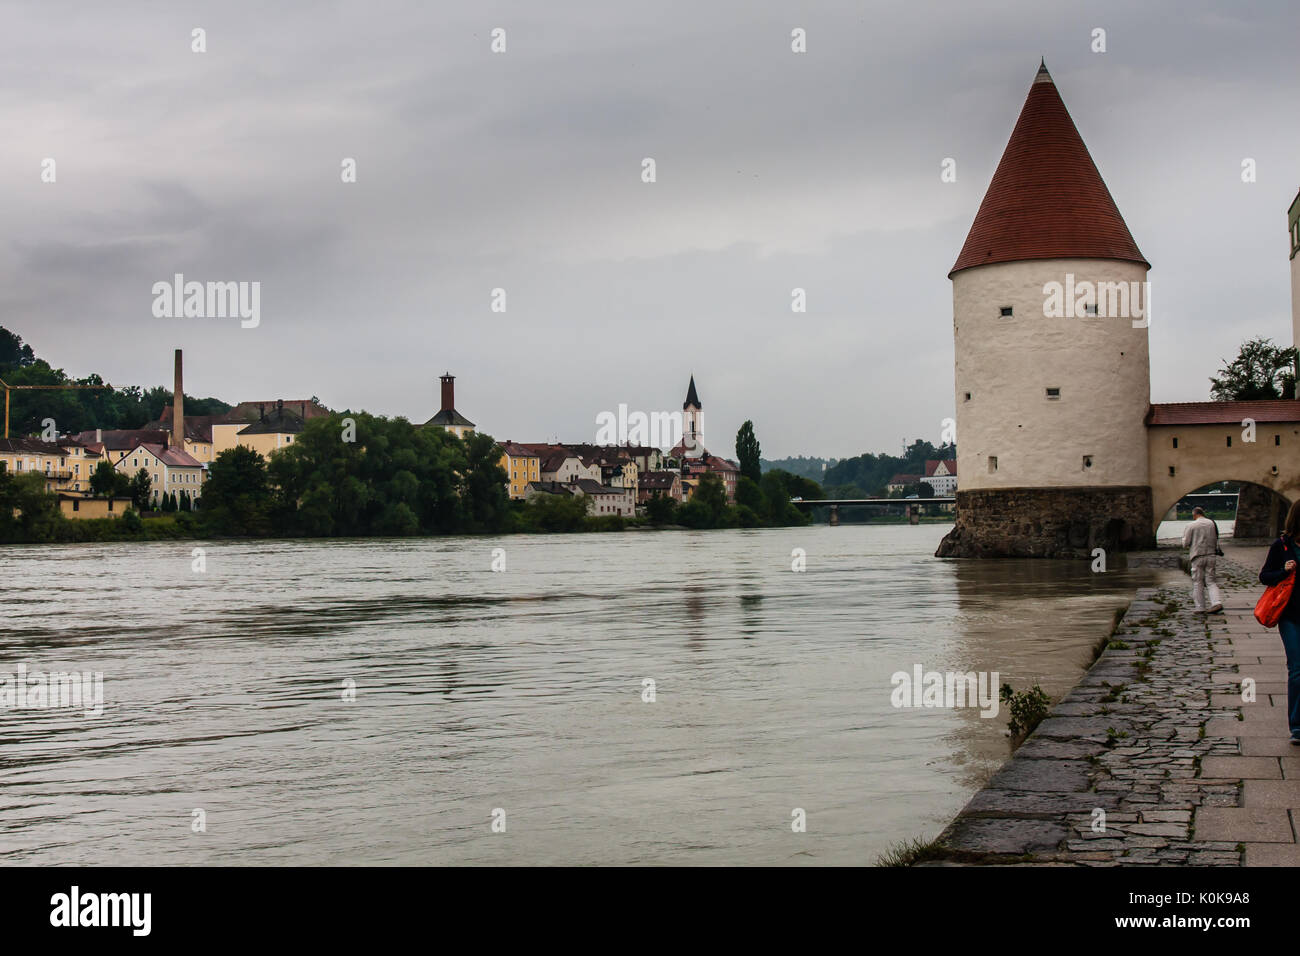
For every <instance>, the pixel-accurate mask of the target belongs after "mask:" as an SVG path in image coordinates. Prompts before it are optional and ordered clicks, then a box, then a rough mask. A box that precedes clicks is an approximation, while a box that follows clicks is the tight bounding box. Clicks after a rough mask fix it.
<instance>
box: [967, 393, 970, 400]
mask: <svg viewBox="0 0 1300 956" xmlns="http://www.w3.org/2000/svg"><path fill="white" fill-rule="evenodd" d="M966 401H968V402H969V401H970V392H967V393H966Z"/></svg>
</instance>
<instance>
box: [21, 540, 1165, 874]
mask: <svg viewBox="0 0 1300 956" xmlns="http://www.w3.org/2000/svg"><path fill="white" fill-rule="evenodd" d="M946 530H947V528H946V527H944V526H938V525H921V526H918V527H908V526H874V527H873V526H865V525H857V526H854V525H845V526H842V527H839V528H827V527H813V528H804V529H782V530H762V531H727V532H722V531H714V532H663V533H625V534H602V535H575V536H519V537H510V538H477V539H470V538H454V539H429V540H419V541H405V540H404V541H391V540H387V541H353V542H338V541H333V542H303V541H294V542H259V543H210V544H208V545H206V546H205V547H206V548H207V571H206V573H201V574H200V573H194V572H193V571H192V570H191V557H190V549H191V547H192V545H191V544H190V543H175V544H173V543H157V544H149V545H87V546H70V547H57V548H17V547H10V548H0V595H2V597H3V601H4V607H5V618H4V628H3V633H0V673H5V672H13V671H14V670H15V669H16V667H17V665H18V664H19V663H20V662H22V663H25V664H26V665H27V667H28V668H29V669H30V670H37V669H44V670H54V669H67V670H72V669H75V670H79V671H80V670H92V671H102V672H103V674H104V694H105V699H106V703H105V711H104V714H103V715H102V716H101V717H98V718H89V719H88V718H86V717H84V716H83V715H82V714H81V712H79V711H73V710H32V709H28V710H22V711H17V710H9V711H0V786H3V792H4V800H3V801H2V803H0V860H3V861H4V862H7V863H83V864H104V863H116V864H126V865H130V864H188V863H199V864H315V863H329V864H361V863H381V864H382V863H400V864H456V863H528V864H533V863H611V864H621V863H669V862H674V863H706V864H720V863H778V864H779V863H801V862H814V863H834V864H855V863H870V862H871V861H872V860H874V858H875V855H876V854H877V853H878V852H880V851H881V850H883V849H885V848H887V847H888V846H889V845H891V844H893V843H894V842H896V841H898V840H900V839H903V838H910V837H912V836H917V835H921V834H923V833H924V834H930V835H933V834H934V833H936V832H937V831H938V830H939V829H940V828H941V827H942V826H943V825H944V824H945V823H946V822H947V820H948V819H949V818H950V817H951V815H952V814H953V813H955V812H956V810H957V809H959V808H960V806H961V805H962V803H963V802H964V801H965V800H966V799H967V798H968V797H969V795H970V793H971V792H972V791H973V789H974V788H975V787H977V786H978V785H979V783H980V782H981V781H982V780H983V779H984V778H985V777H986V776H987V774H988V773H989V772H991V770H992V769H995V768H996V766H997V765H998V764H999V763H1000V762H1001V761H1002V760H1003V759H1004V758H1005V756H1006V752H1007V751H1006V743H1005V741H1004V739H1003V737H1002V732H1003V729H1004V727H1005V714H1000V715H999V717H998V718H996V719H993V720H981V719H980V718H979V717H978V716H976V712H975V711H973V710H972V711H960V712H953V711H946V710H933V709H931V710H926V709H914V710H901V709H895V708H893V707H892V706H891V705H890V702H889V700H890V691H891V690H892V686H891V684H890V676H891V675H892V674H893V673H894V672H895V671H900V670H901V671H908V672H910V671H911V669H912V667H913V665H915V664H921V665H923V666H924V668H925V669H927V670H939V671H946V670H963V671H964V670H976V671H980V670H987V671H998V672H999V674H1000V675H1001V680H1005V681H1010V682H1011V683H1012V684H1013V685H1015V686H1016V687H1017V688H1019V687H1023V686H1027V685H1029V684H1032V683H1033V682H1035V681H1038V682H1041V683H1042V685H1043V687H1044V689H1045V690H1047V691H1048V692H1049V693H1051V694H1053V695H1054V696H1055V695H1059V694H1061V693H1063V692H1064V691H1065V690H1067V689H1068V688H1069V687H1070V686H1072V685H1073V683H1074V682H1075V681H1076V680H1077V678H1078V676H1079V674H1080V673H1081V672H1082V670H1083V668H1084V667H1086V666H1087V664H1088V662H1089V661H1090V657H1091V650H1092V648H1093V646H1094V645H1095V644H1096V642H1097V641H1098V639H1099V638H1100V637H1101V636H1102V635H1103V634H1104V633H1105V631H1106V630H1107V628H1108V627H1109V624H1110V621H1111V620H1112V617H1113V614H1114V611H1115V610H1116V609H1117V608H1120V607H1122V606H1123V605H1124V604H1125V603H1126V602H1127V601H1128V600H1129V598H1130V597H1131V592H1132V588H1134V587H1135V586H1141V585H1144V584H1149V583H1153V581H1154V574H1155V572H1149V571H1147V572H1136V571H1134V572H1129V571H1122V570H1112V571H1111V572H1110V573H1107V574H1105V575H1097V574H1091V573H1089V571H1088V566H1087V565H1086V564H1084V563H1079V564H1066V563H1061V562H1036V561H985V562H971V561H965V562H962V561H940V560H936V559H934V558H933V557H931V555H932V554H933V553H934V549H935V547H936V546H937V544H938V541H939V539H940V537H942V535H943V533H944V532H945V531H946ZM495 547H503V548H505V549H506V553H507V570H506V571H505V572H504V573H493V572H491V571H490V570H489V568H490V566H491V560H492V549H493V548H495ZM794 548H803V549H805V551H806V552H807V570H806V571H805V572H803V573H795V572H792V571H791V561H792V558H791V552H792V549H794ZM647 678H649V679H652V680H653V681H654V682H655V685H654V689H655V700H654V702H653V703H647V702H644V701H643V697H642V695H643V693H644V687H645V685H644V684H643V681H644V680H645V679H647ZM346 681H353V682H355V688H356V699H355V701H346V700H344V699H343V698H344V693H343V688H344V687H345V682H346ZM495 808H501V809H504V810H505V812H506V832H505V833H493V832H491V829H490V823H491V815H492V812H493V810H494V809H495ZM794 808H803V809H804V810H805V811H806V813H807V820H808V829H807V832H806V833H802V834H796V833H792V832H791V827H790V822H791V812H792V810H793V809H794ZM196 809H202V810H203V811H204V812H205V814H206V824H207V830H206V832H204V833H195V832H192V830H191V821H192V819H193V817H192V812H193V811H194V810H196Z"/></svg>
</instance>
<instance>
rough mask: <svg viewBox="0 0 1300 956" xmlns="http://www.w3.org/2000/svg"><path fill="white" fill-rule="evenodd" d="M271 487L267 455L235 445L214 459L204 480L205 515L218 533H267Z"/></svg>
mask: <svg viewBox="0 0 1300 956" xmlns="http://www.w3.org/2000/svg"><path fill="white" fill-rule="evenodd" d="M269 509H270V490H269V487H268V484H267V477H266V459H265V458H263V457H262V456H261V455H260V454H258V453H257V452H255V451H253V449H251V448H245V447H244V446H243V445H236V446H235V447H234V448H227V449H226V450H225V451H223V452H222V453H221V454H220V455H218V456H217V457H216V459H215V460H213V462H212V465H211V467H210V468H209V470H208V480H207V481H205V482H204V483H203V515H204V518H205V520H206V521H207V522H208V525H209V527H211V528H212V530H214V531H215V532H217V533H218V534H265V533H266V532H267V531H268V530H269V524H268V521H267V513H268V511H269Z"/></svg>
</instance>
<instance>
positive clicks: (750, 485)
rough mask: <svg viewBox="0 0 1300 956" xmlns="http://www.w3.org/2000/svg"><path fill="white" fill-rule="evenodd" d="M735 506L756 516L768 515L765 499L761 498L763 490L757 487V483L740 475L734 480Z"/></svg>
mask: <svg viewBox="0 0 1300 956" xmlns="http://www.w3.org/2000/svg"><path fill="white" fill-rule="evenodd" d="M736 505H737V506H738V507H742V508H748V509H749V510H751V511H753V512H754V513H755V514H756V515H765V514H767V513H768V507H767V498H765V497H764V496H763V489H762V488H760V487H759V486H758V482H757V481H755V480H754V479H752V478H750V477H749V476H747V475H741V476H740V478H738V479H737V480H736Z"/></svg>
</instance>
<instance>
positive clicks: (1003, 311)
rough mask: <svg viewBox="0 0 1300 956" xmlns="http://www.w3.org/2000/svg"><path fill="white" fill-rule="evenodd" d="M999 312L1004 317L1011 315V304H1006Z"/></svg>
mask: <svg viewBox="0 0 1300 956" xmlns="http://www.w3.org/2000/svg"><path fill="white" fill-rule="evenodd" d="M998 312H999V313H1000V314H1001V315H1002V317H1003V318H1006V317H1008V316H1010V315H1011V306H1009V305H1004V306H1003V307H1002V308H1000V309H999V310H998Z"/></svg>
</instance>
